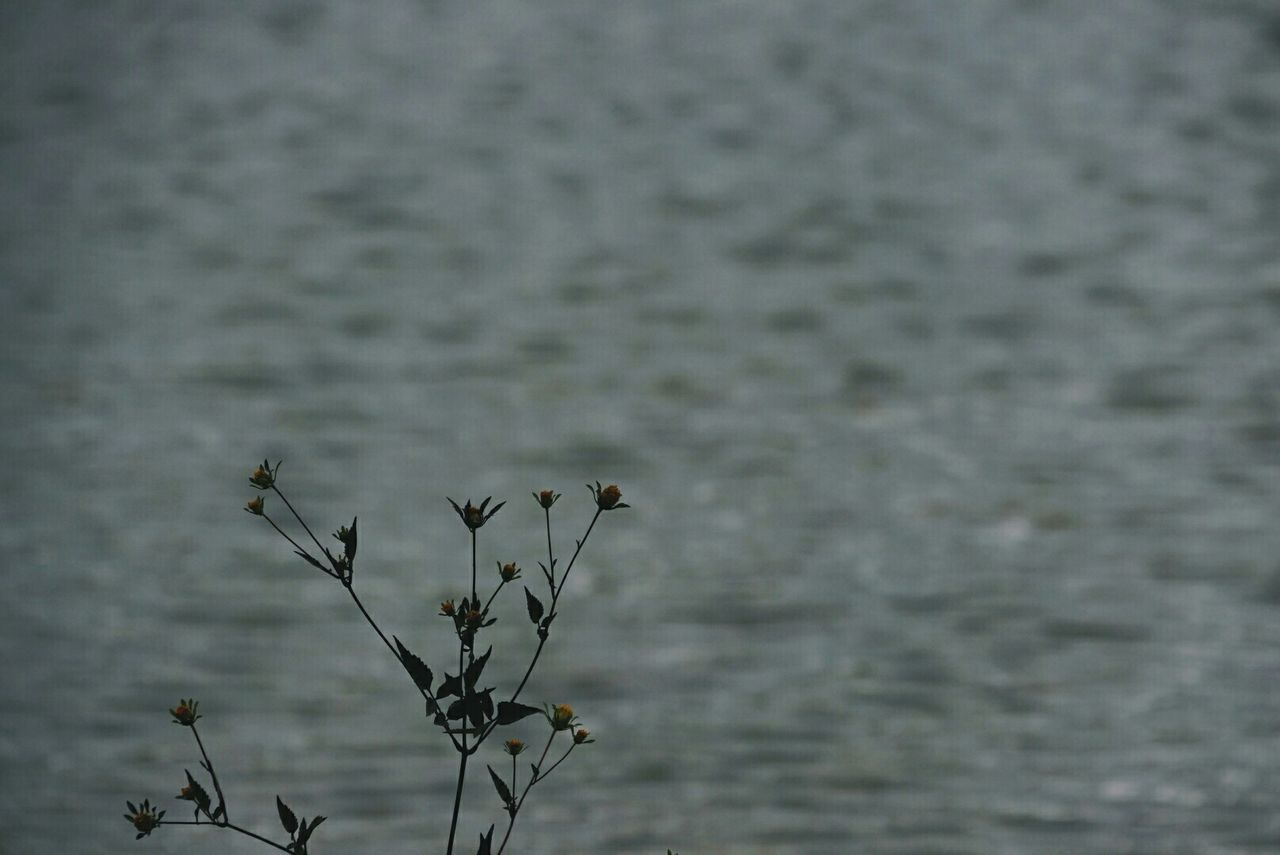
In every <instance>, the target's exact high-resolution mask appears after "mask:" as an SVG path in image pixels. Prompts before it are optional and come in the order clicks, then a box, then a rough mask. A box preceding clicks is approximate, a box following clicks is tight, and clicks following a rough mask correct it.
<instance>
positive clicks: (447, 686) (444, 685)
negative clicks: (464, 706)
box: [436, 671, 462, 698]
mask: <svg viewBox="0 0 1280 855" xmlns="http://www.w3.org/2000/svg"><path fill="white" fill-rule="evenodd" d="M450 695H457V696H458V697H462V678H461V677H451V676H449V672H448V671H446V672H445V674H444V680H443V681H442V682H441V683H440V688H438V689H436V697H437V698H447V697H449V696H450Z"/></svg>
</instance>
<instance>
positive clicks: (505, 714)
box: [498, 701, 542, 724]
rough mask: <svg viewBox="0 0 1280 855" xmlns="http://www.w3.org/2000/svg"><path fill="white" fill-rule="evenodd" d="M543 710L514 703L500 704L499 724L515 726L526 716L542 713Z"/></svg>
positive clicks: (504, 702)
mask: <svg viewBox="0 0 1280 855" xmlns="http://www.w3.org/2000/svg"><path fill="white" fill-rule="evenodd" d="M540 712H542V710H540V709H538V708H537V707H530V706H525V705H524V704H517V703H515V702H514V701H499V702H498V724H515V723H516V722H517V721H519V720H520V719H522V718H524V717H525V716H530V715H533V714H534V713H540Z"/></svg>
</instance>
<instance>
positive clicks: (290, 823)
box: [276, 796, 298, 837]
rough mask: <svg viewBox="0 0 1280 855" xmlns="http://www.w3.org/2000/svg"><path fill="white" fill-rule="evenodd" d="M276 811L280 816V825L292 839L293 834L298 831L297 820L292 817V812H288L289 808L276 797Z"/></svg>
mask: <svg viewBox="0 0 1280 855" xmlns="http://www.w3.org/2000/svg"><path fill="white" fill-rule="evenodd" d="M276 811H277V812H279V814H280V824H281V825H283V826H284V830H285V831H287V832H289V836H290V837H292V836H293V833H294V832H295V831H297V830H298V818H297V817H296V816H294V814H293V811H291V810H289V806H288V805H286V804H285V803H284V802H282V801H281V800H280V797H279V796H276Z"/></svg>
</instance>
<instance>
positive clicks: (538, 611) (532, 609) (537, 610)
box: [524, 587, 543, 623]
mask: <svg viewBox="0 0 1280 855" xmlns="http://www.w3.org/2000/svg"><path fill="white" fill-rule="evenodd" d="M524 602H525V605H526V606H528V607H529V620H530V621H532V622H533V623H537V622H538V621H540V620H542V612H543V609H542V600H539V599H538V598H537V597H535V596H534V595H533V594H532V593H530V592H529V589H528V588H527V587H526V588H525V589H524Z"/></svg>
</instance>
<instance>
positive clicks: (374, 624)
mask: <svg viewBox="0 0 1280 855" xmlns="http://www.w3.org/2000/svg"><path fill="white" fill-rule="evenodd" d="M342 584H343V587H345V588H346V589H347V593H348V594H350V595H351V599H352V600H354V601H355V604H356V607H357V608H359V609H360V614H362V615H364V619H365V620H367V621H368V622H369V626H371V627H373V631H374V632H376V633H378V638H381V639H382V643H383V644H385V645H386V646H387V649H388V650H390V651H391V655H392V656H394V657H395V658H396V661H397V662H399V663H400V664H401V665H404V660H403V659H401V658H400V651H398V650H396V649H395V648H394V647H393V646H392V645H391V642H390V641H388V640H387V636H386V634H385V633H384V632H383V631H382V629H381V628H380V627H379V626H378V624H377V622H376V621H374V619H373V617H372V616H371V615H370V614H369V611H368V609H366V608H365V607H364V603H362V602H360V598H359V597H358V596H356V589H355V588H353V587H352V586H351V582H350V581H349V580H347V581H344V582H343V583H342ZM414 686H415V687H416V688H417V690H418V692H419V694H421V695H422V697H423V698H424V699H425V700H427V701H430V702H431V705H432V706H433V707H434V708H435V709H439V708H440V704H439V702H438V701H437V700H436V697H435V694H434V693H432V691H431V690H430V689H424V688H422V687H421V686H419V685H418V684H417V683H414ZM444 732H445V733H447V734H449V739H450V741H452V742H453V747H454V748H459V747H460V746H459V745H458V740H457V739H456V738H455V737H454V735H453V734H452V733H451V732H450V731H449V728H448V726H447V725H446V726H445V728H444Z"/></svg>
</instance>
